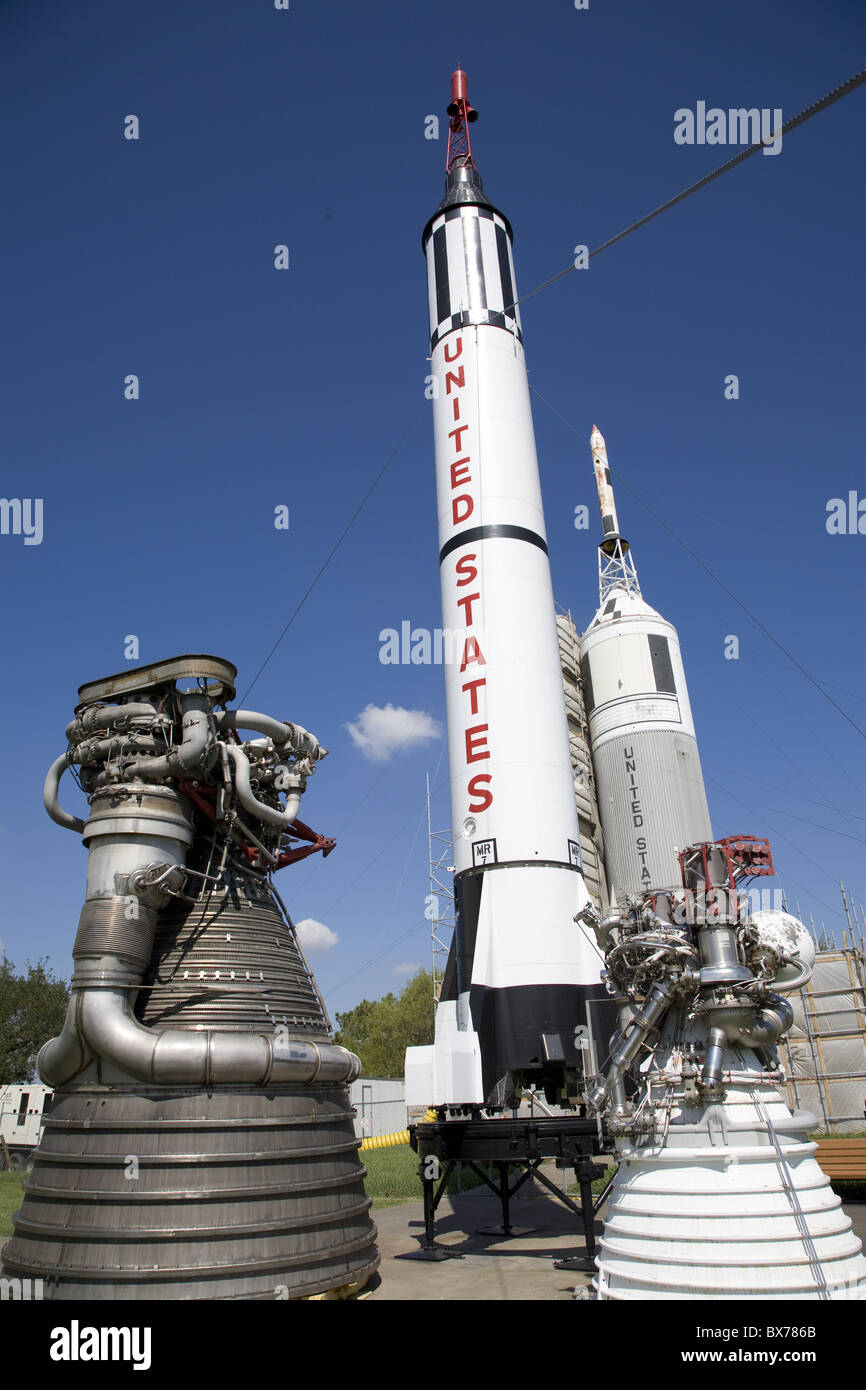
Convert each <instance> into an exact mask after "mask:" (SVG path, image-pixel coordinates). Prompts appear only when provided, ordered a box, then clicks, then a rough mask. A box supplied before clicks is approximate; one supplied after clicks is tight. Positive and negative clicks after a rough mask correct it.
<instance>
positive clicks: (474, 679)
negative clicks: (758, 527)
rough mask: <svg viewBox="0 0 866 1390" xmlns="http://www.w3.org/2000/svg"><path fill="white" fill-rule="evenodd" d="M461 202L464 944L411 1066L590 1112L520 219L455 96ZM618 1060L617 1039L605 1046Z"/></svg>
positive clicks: (434, 345) (442, 405) (443, 250)
mask: <svg viewBox="0 0 866 1390" xmlns="http://www.w3.org/2000/svg"><path fill="white" fill-rule="evenodd" d="M448 113H449V116H450V117H451V123H450V131H449V142H448V156H447V178H446V191H445V197H444V198H443V200H442V202H441V203H440V205H439V208H438V209H437V211H436V213H435V214H434V215H433V217H432V218H431V219H430V221H429V222H428V223H427V226H426V228H425V230H424V235H423V246H424V250H425V253H426V257H427V278H428V290H429V303H430V335H431V336H430V349H431V371H432V377H433V381H434V383H435V392H434V399H433V421H434V436H435V452H436V485H437V497H438V512H439V547H440V549H439V559H440V566H441V582H442V609H443V627H444V628H445V629H446V631H451V632H452V633H456V634H457V640H456V641H454V642H453V644H452V645H453V657H452V660H451V661H450V662H448V663H447V664H446V703H447V722H448V752H449V768H450V777H451V816H452V829H453V834H454V842H455V843H454V862H455V869H456V876H455V896H456V901H457V926H456V931H455V938H454V944H453V945H452V948H451V954H450V957H449V962H448V966H447V968H446V973H445V979H444V983H443V988H442V993H441V998H440V1002H439V1005H438V1009H437V1014H436V1041H435V1044H434V1046H432V1047H429V1048H410V1049H409V1050H408V1052H407V1066H406V1084H407V1099H408V1100H409V1102H410V1103H416V1104H417V1103H427V1104H431V1103H432V1104H436V1105H446V1104H452V1105H455V1106H461V1105H473V1104H474V1105H481V1104H486V1105H488V1106H490V1105H502V1104H503V1103H505V1102H506V1101H507V1100H508V1099H509V1098H510V1097H511V1096H512V1095H513V1092H514V1090H515V1087H519V1086H520V1085H521V1084H524V1083H527V1084H535V1085H541V1086H544V1087H545V1088H546V1090H547V1093H548V1095H549V1096H550V1097H551V1098H555V1099H557V1100H558V1099H561V1098H563V1097H565V1096H568V1095H575V1094H576V1093H577V1084H576V1079H577V1075H578V1069H579V1067H580V1065H581V1064H582V1062H583V1061H584V1058H585V1057H586V1059H587V1061H588V1063H589V1065H590V1066H594V1065H595V1064H596V1059H595V1058H593V1057H592V1055H591V1048H589V1047H587V1043H586V1029H585V1025H586V1024H587V1022H589V1024H590V1025H592V1024H593V1021H594V1020H593V1017H592V1009H591V1008H590V1009H589V1015H588V1012H587V1010H588V1005H589V1004H590V1003H591V1001H593V1000H596V999H601V998H603V997H604V990H603V988H602V987H601V985H600V984H599V970H600V960H599V955H598V952H597V950H596V949H595V946H594V943H592V942H591V940H590V938H589V937H588V935H587V933H586V930H585V929H584V928H583V927H582V926H578V925H576V924H575V922H574V916H575V913H576V912H578V911H579V910H581V909H582V908H583V907H584V906H585V905H586V903H587V902H588V900H589V896H588V893H587V891H586V887H585V885H584V882H583V878H582V876H581V872H580V848H579V845H580V841H579V832H578V822H577V810H576V805H575V798H574V786H573V774H572V767H571V761H570V755H569V744H568V730H567V725H566V716H565V707H564V701H563V690H562V674H561V670H560V660H559V649H558V642H557V635H556V626H555V613H554V603H553V593H552V589H551V581H550V567H549V563H548V555H547V538H546V534H545V527H544V516H543V511H542V503H541V490H540V484H539V477H538V463H537V459H536V453H535V441H534V436H533V429H532V417H531V413H530V406H529V389H528V384H527V378H526V367H525V363H524V354H523V333H522V330H521V324H520V314H519V311H518V308H517V305H516V303H515V300H516V298H517V296H516V291H515V281H514V268H513V263H512V257H511V241H512V232H511V227H510V225H509V223H508V220H507V218H505V217H504V216H503V214H502V213H501V212H498V211H497V210H496V208H494V207H493V206H492V205H491V204H490V202H489V200H488V199H487V198H486V197H485V194H484V192H483V189H482V184H481V179H480V177H479V174H478V171H477V169H476V167H475V164H474V161H473V159H472V153H471V149H470V145H469V123H470V122H472V121H473V120H475V119H476V117H477V113H476V112H474V111H473V109H472V107H471V106H470V105H469V101H468V97H467V89H466V75H465V73H464V72H462V71H461V70H460V69H458V70H457V71H456V72H455V73H454V75H453V78H452V101H451V104H450V105H449V107H448ZM595 1031H596V1035H597V1036H598V1037H599V1042H600V1043H601V1042H606V1030H605V1029H604V1027H603V1026H602V1027H597V1028H596V1030H595Z"/></svg>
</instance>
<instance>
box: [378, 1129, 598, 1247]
mask: <svg viewBox="0 0 866 1390" xmlns="http://www.w3.org/2000/svg"><path fill="white" fill-rule="evenodd" d="M409 1140H410V1143H411V1145H412V1148H413V1149H414V1150H415V1152H416V1153H417V1154H418V1156H419V1159H420V1163H419V1165H418V1176H419V1177H420V1179H421V1185H422V1190H423V1196H424V1237H423V1241H422V1244H421V1246H420V1248H419V1249H418V1250H412V1251H409V1252H408V1253H406V1254H405V1255H401V1256H399V1258H400V1259H414V1260H437V1261H438V1260H446V1259H462V1257H463V1253H464V1252H462V1251H459V1250H455V1249H453V1248H449V1247H448V1246H443V1245H437V1243H436V1239H435V1220H436V1208H437V1207H438V1205H439V1202H440V1201H441V1199H442V1196H443V1194H444V1192H445V1190H446V1188H447V1185H448V1180H449V1178H450V1177H451V1174H452V1172H453V1170H454V1168H455V1166H456V1164H457V1163H458V1162H459V1163H462V1164H463V1166H464V1167H466V1168H469V1169H471V1171H472V1172H473V1173H475V1175H476V1177H478V1178H479V1179H480V1180H481V1182H483V1183H484V1184H485V1186H487V1187H489V1188H490V1190H491V1191H492V1192H494V1193H495V1194H496V1196H497V1197H498V1199H499V1202H500V1207H501V1212H502V1224H501V1226H485V1227H482V1228H481V1229H480V1230H479V1234H480V1235H490V1236H494V1237H499V1238H500V1239H502V1240H510V1239H515V1238H516V1237H518V1236H522V1235H529V1234H531V1233H532V1230H531V1228H527V1227H516V1226H513V1225H512V1224H511V1210H510V1203H511V1199H512V1197H514V1196H515V1194H516V1193H517V1192H518V1191H519V1189H520V1188H521V1187H522V1186H523V1184H524V1183H525V1182H526V1181H527V1180H528V1179H529V1178H533V1177H534V1178H536V1179H537V1180H538V1181H539V1182H540V1183H541V1184H542V1186H543V1187H546V1188H547V1189H548V1191H549V1192H550V1194H551V1195H552V1196H553V1197H555V1198H556V1199H557V1200H558V1201H560V1202H561V1203H562V1204H563V1205H564V1206H566V1207H568V1209H569V1210H570V1211H572V1212H574V1213H575V1215H579V1216H580V1217H581V1220H582V1223H583V1232H584V1239H585V1242H586V1250H585V1252H584V1254H583V1255H580V1256H577V1257H574V1258H572V1259H569V1260H566V1261H558V1262H557V1268H562V1269H570V1270H581V1269H583V1270H587V1271H589V1272H594V1270H595V1255H596V1244H595V1214H596V1210H597V1207H596V1204H594V1203H593V1198H592V1183H593V1181H594V1179H595V1178H596V1177H598V1176H600V1174H601V1173H602V1172H604V1168H603V1167H602V1166H600V1165H598V1164H596V1163H593V1162H592V1155H593V1154H597V1153H599V1152H601V1151H602V1150H603V1146H604V1140H603V1139H601V1138H600V1136H599V1127H598V1122H597V1120H594V1119H593V1120H583V1119H578V1118H574V1119H572V1118H568V1117H551V1118H544V1119H537V1118H534V1119H507V1120H506V1119H501V1120H485V1119H479V1118H477V1117H474V1118H473V1119H471V1120H438V1121H434V1122H433V1123H424V1124H418V1125H410V1126H409ZM430 1158H435V1159H436V1160H437V1164H436V1166H435V1168H434V1170H433V1172H432V1173H431V1174H430V1175H429V1176H428V1161H429V1159H430ZM546 1158H554V1159H555V1160H556V1165H557V1167H558V1168H573V1169H574V1174H575V1177H576V1178H577V1181H578V1184H579V1186H580V1202H579V1203H578V1202H575V1201H573V1200H572V1199H571V1198H570V1197H568V1196H567V1195H566V1194H565V1193H564V1192H563V1191H561V1189H560V1188H558V1187H557V1186H556V1185H555V1183H553V1182H551V1180H550V1178H549V1177H548V1176H547V1175H546V1174H545V1173H543V1172H541V1167H540V1165H541V1163H542V1162H543V1161H544V1159H546ZM482 1162H488V1163H492V1164H493V1166H494V1167H495V1168H496V1169H497V1173H498V1178H499V1181H498V1184H497V1183H494V1182H493V1181H491V1179H490V1178H489V1177H488V1175H487V1174H486V1173H485V1172H484V1171H483V1170H482V1169H481V1168H480V1167H479V1164H480V1163H482ZM512 1168H514V1169H517V1170H518V1172H519V1176H518V1177H517V1178H516V1181H515V1182H513V1183H511V1182H510V1181H509V1170H510V1169H512ZM521 1170H522V1171H521Z"/></svg>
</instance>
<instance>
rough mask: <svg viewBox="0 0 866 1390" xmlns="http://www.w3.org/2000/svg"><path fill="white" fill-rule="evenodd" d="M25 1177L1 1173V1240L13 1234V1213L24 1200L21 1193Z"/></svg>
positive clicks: (21, 1174) (17, 1174)
mask: <svg viewBox="0 0 866 1390" xmlns="http://www.w3.org/2000/svg"><path fill="white" fill-rule="evenodd" d="M23 1176H24V1175H23V1173H0V1240H6V1238H7V1236H11V1234H12V1213H13V1211H17V1210H18V1208H19V1207H20V1205H21V1203H22V1201H23V1200H24V1193H23V1192H22V1191H21V1180H22V1178H23Z"/></svg>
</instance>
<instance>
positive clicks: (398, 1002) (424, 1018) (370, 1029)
mask: <svg viewBox="0 0 866 1390" xmlns="http://www.w3.org/2000/svg"><path fill="white" fill-rule="evenodd" d="M337 1029H338V1031H337V1033H336V1035H335V1041H336V1042H338V1043H340V1044H341V1045H342V1046H343V1047H348V1049H349V1051H350V1052H356V1053H357V1054H358V1056H359V1057H360V1059H361V1070H362V1073H363V1075H364V1076H402V1075H403V1067H404V1061H405V1052H406V1048H407V1047H418V1046H424V1044H426V1043H432V1041H433V977H432V975H431V973H430V971H429V970H419V971H418V973H417V974H416V975H413V976H412V978H411V980H409V982H408V984H407V985H405V987H404V988H403V989H402V990H401V992H400V994H399V995H393V994H386V995H385V996H384V998H382V999H372V1000H371V999H362V1000H361V1002H360V1004H356V1005H355V1007H354V1009H350V1010H349V1012H348V1013H345V1014H337Z"/></svg>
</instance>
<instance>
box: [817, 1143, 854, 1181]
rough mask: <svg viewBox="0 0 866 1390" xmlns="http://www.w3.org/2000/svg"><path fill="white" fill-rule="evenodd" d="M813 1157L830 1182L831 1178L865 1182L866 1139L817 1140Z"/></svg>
mask: <svg viewBox="0 0 866 1390" xmlns="http://www.w3.org/2000/svg"><path fill="white" fill-rule="evenodd" d="M815 1157H816V1159H817V1160H818V1163H819V1164H820V1166H821V1168H822V1169H823V1170H824V1172H825V1173H826V1174H827V1177H828V1178H830V1180H831V1181H832V1180H833V1178H854V1179H857V1178H859V1179H861V1180H862V1181H866V1139H844V1138H840V1139H819V1140H818V1147H817V1149H816V1151H815Z"/></svg>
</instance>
